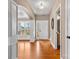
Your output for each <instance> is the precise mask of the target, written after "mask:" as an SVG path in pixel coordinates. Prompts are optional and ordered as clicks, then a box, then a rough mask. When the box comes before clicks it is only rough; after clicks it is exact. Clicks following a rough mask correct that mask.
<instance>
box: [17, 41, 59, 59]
mask: <svg viewBox="0 0 79 59" xmlns="http://www.w3.org/2000/svg"><path fill="white" fill-rule="evenodd" d="M18 59H60V52H59V50H55V49H54V48H53V47H52V46H51V45H50V42H49V41H48V40H47V41H46V40H45V41H43V40H41V41H35V43H31V42H29V41H22V40H19V41H18Z"/></svg>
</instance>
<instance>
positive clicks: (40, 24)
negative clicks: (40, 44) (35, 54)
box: [36, 20, 48, 39]
mask: <svg viewBox="0 0 79 59" xmlns="http://www.w3.org/2000/svg"><path fill="white" fill-rule="evenodd" d="M36 32H39V37H36V38H37V39H48V20H36Z"/></svg>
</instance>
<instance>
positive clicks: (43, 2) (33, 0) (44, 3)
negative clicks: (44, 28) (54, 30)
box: [28, 0, 53, 15]
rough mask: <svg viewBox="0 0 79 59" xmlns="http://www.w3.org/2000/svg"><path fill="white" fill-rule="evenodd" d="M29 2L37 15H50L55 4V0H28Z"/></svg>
mask: <svg viewBox="0 0 79 59" xmlns="http://www.w3.org/2000/svg"><path fill="white" fill-rule="evenodd" d="M28 2H29V4H30V5H31V7H32V9H33V12H34V14H36V15H48V14H49V13H50V11H51V8H52V5H53V4H52V3H53V0H28Z"/></svg>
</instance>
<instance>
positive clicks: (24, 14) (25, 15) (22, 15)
mask: <svg viewBox="0 0 79 59" xmlns="http://www.w3.org/2000/svg"><path fill="white" fill-rule="evenodd" d="M27 12H28V11H27V9H25V8H24V7H23V6H21V5H18V18H19V19H22V18H25V19H29V15H28V13H27Z"/></svg>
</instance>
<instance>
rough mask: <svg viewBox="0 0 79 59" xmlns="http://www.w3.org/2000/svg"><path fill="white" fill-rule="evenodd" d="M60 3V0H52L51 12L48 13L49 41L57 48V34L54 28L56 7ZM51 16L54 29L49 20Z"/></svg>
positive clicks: (55, 25)
mask: <svg viewBox="0 0 79 59" xmlns="http://www.w3.org/2000/svg"><path fill="white" fill-rule="evenodd" d="M59 5H60V0H54V1H53V7H52V11H51V14H50V34H51V33H52V34H51V35H50V36H51V37H50V41H51V44H53V46H54V48H57V38H56V37H57V36H56V35H57V34H56V32H57V31H56V30H57V28H56V27H57V18H56V11H57V9H58V7H59ZM52 18H54V29H53V30H52V28H51V20H52Z"/></svg>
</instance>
